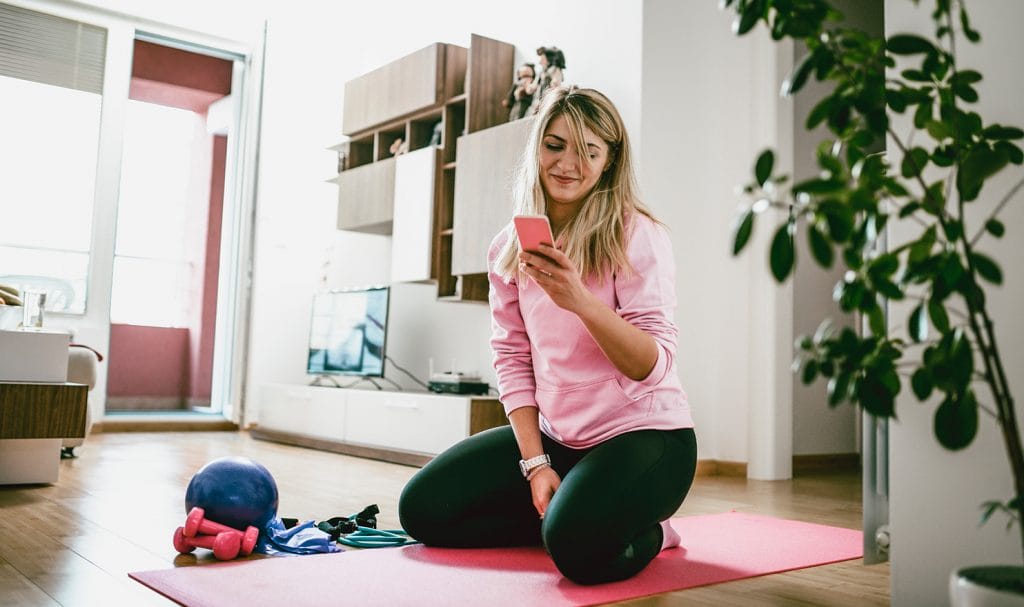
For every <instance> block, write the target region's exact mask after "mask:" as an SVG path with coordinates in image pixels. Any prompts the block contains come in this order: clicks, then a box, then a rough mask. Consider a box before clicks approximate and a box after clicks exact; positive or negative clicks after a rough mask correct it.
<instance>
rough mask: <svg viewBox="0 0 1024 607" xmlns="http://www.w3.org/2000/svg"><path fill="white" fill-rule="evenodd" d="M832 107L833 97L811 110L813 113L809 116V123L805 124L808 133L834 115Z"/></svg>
mask: <svg viewBox="0 0 1024 607" xmlns="http://www.w3.org/2000/svg"><path fill="white" fill-rule="evenodd" d="M832 105H833V101H832V97H825V98H824V99H822V100H821V101H819V102H818V103H817V104H816V105H815V106H814V107H813V108H811V111H810V112H809V113H808V114H807V121H806V122H805V123H804V126H806V127H807V130H808V131H809V130H811V129H813V128H814V127H816V126H818V125H819V124H821V123H822V122H823V121H824V120H825V119H826V118H828V116H829V114H831V113H832Z"/></svg>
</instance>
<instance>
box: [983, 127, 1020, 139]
mask: <svg viewBox="0 0 1024 607" xmlns="http://www.w3.org/2000/svg"><path fill="white" fill-rule="evenodd" d="M981 133H982V135H984V136H985V137H987V138H988V139H1024V131H1022V130H1020V129H1018V128H1017V127H1012V126H1002V125H999V124H993V125H992V126H988V127H985V129H984V130H983V131H982V132H981Z"/></svg>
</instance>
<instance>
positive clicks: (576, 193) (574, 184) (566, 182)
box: [539, 115, 608, 206]
mask: <svg viewBox="0 0 1024 607" xmlns="http://www.w3.org/2000/svg"><path fill="white" fill-rule="evenodd" d="M583 139H584V142H585V143H586V146H587V149H586V150H584V151H583V154H582V157H583V162H582V163H581V162H580V154H578V153H577V150H576V144H575V143H573V139H572V135H571V133H570V132H569V123H568V122H567V121H566V119H565V116H564V115H559V116H556V117H555V118H554V119H553V120H551V122H550V123H548V127H547V129H546V130H545V131H544V137H543V139H542V140H541V143H540V154H539V156H540V183H541V186H542V187H543V188H544V194H545V195H546V196H547V202H548V204H549V205H551V204H560V205H570V206H575V205H579V204H580V202H582V200H583V199H584V198H585V197H586V196H587V194H589V193H590V192H591V190H593V189H594V186H595V185H597V181H598V179H600V178H601V173H602V172H604V169H605V167H606V166H607V165H608V144H607V143H605V142H604V141H603V140H602V139H601V138H600V137H598V136H597V135H595V134H594V132H593V131H591V130H590V129H588V128H586V127H584V129H583Z"/></svg>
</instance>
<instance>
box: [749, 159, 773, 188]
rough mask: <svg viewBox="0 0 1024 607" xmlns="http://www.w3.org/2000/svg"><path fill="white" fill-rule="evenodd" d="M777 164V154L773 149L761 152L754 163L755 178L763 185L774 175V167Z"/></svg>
mask: <svg viewBox="0 0 1024 607" xmlns="http://www.w3.org/2000/svg"><path fill="white" fill-rule="evenodd" d="M774 166H775V154H774V153H773V152H772V151H771V150H765V151H763V152H761V155H760V156H758V157H757V163H756V164H755V165H754V179H756V180H757V183H759V184H761V185H762V186H763V185H764V183H765V182H766V181H768V178H769V177H771V176H772V167H774Z"/></svg>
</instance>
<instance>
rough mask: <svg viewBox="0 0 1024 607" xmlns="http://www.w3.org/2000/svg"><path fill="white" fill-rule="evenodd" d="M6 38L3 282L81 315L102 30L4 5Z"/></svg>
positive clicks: (0, 160) (0, 30)
mask: <svg viewBox="0 0 1024 607" xmlns="http://www.w3.org/2000/svg"><path fill="white" fill-rule="evenodd" d="M7 32H17V33H18V35H17V36H13V35H8V34H7ZM0 36H2V40H3V44H0V99H3V100H4V101H3V105H4V109H3V112H0V133H3V136H2V138H0V167H3V178H2V179H0V277H4V282H6V283H11V284H14V285H15V286H19V287H25V286H29V285H32V286H40V287H43V288H45V289H47V290H50V289H51V288H52V285H69V287H70V288H69V289H67V290H66V292H68V293H72V294H71V295H64V294H62V295H61V296H60V297H51V298H49V299H48V306H47V307H48V309H50V310H58V309H59V310H61V311H66V312H73V313H83V312H84V311H85V302H86V284H87V282H88V281H87V278H88V267H89V251H90V242H91V235H92V217H93V206H94V205H93V197H94V194H95V185H96V159H97V150H98V147H99V132H100V108H101V104H102V89H103V66H104V53H105V52H106V30H105V29H103V28H99V27H95V26H91V25H87V24H83V23H78V22H76V21H72V20H70V19H63V18H60V17H54V16H52V15H47V14H44V13H39V12H36V11H31V10H27V9H23V8H19V7H14V6H10V5H6V4H0ZM53 294H54V295H56V294H57V293H53ZM54 304H59V305H57V306H54Z"/></svg>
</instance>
